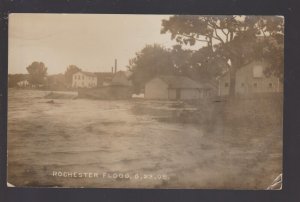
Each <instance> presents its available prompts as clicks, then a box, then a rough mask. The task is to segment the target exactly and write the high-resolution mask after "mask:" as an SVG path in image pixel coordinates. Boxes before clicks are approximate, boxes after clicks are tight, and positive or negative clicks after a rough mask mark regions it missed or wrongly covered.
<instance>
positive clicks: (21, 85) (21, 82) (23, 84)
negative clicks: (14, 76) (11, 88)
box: [17, 79, 29, 88]
mask: <svg viewBox="0 0 300 202" xmlns="http://www.w3.org/2000/svg"><path fill="white" fill-rule="evenodd" d="M17 85H18V86H19V87H21V88H24V87H28V86H29V81H28V80H27V79H26V80H22V81H19V82H18V83H17Z"/></svg>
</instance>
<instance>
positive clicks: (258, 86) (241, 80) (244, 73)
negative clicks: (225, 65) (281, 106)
mask: <svg viewBox="0 0 300 202" xmlns="http://www.w3.org/2000/svg"><path fill="white" fill-rule="evenodd" d="M265 68H266V63H264V62H259V61H254V62H252V63H250V64H248V65H246V66H244V67H241V68H240V69H238V71H237V72H236V82H235V92H236V94H251V93H267V92H282V91H283V85H282V83H281V82H280V81H279V78H277V77H275V76H270V77H266V76H265V75H264V70H265ZM218 80H219V84H218V85H219V86H218V94H219V95H220V96H224V95H228V94H229V89H230V74H229V72H226V73H225V74H223V75H222V76H221V77H219V78H218Z"/></svg>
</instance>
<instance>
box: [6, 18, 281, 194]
mask: <svg viewBox="0 0 300 202" xmlns="http://www.w3.org/2000/svg"><path fill="white" fill-rule="evenodd" d="M8 22H9V24H8V77H7V78H8V83H7V85H8V101H7V104H8V109H7V111H8V114H7V186H8V187H36V188H40V187H52V188H134V189H226V190H281V189H282V172H283V171H282V167H283V161H282V156H283V141H282V139H283V89H284V88H283V87H284V17H283V16H276V15H273V16H267V15H264V16H260V15H152V14H151V15H150V14H50V13H47V14H46V13H44V14H41V13H11V14H9V17H8Z"/></svg>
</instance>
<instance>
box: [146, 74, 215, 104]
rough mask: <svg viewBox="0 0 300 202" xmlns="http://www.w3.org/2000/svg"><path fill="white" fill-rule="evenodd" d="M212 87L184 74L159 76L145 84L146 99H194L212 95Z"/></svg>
mask: <svg viewBox="0 0 300 202" xmlns="http://www.w3.org/2000/svg"><path fill="white" fill-rule="evenodd" d="M211 90H212V87H210V86H208V85H206V86H204V85H202V84H200V83H198V82H196V81H194V80H192V79H190V78H188V77H184V76H159V77H155V78H154V79H152V80H150V81H149V82H147V83H146V85H145V98H146V99H162V100H192V99H200V98H204V97H208V96H210V91H211Z"/></svg>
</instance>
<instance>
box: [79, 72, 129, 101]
mask: <svg viewBox="0 0 300 202" xmlns="http://www.w3.org/2000/svg"><path fill="white" fill-rule="evenodd" d="M96 75H97V77H98V79H99V78H100V79H101V80H98V82H101V83H102V84H101V85H98V87H97V88H94V89H88V90H87V89H79V90H78V96H79V97H82V98H92V99H102V100H116V99H130V98H131V96H132V89H131V88H132V87H131V81H130V80H129V76H130V73H128V72H124V71H118V72H116V73H108V72H103V73H100V72H99V73H96ZM110 78H111V79H110ZM109 79H110V80H109Z"/></svg>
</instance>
